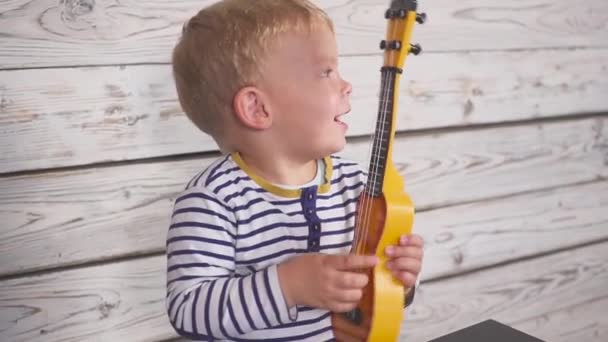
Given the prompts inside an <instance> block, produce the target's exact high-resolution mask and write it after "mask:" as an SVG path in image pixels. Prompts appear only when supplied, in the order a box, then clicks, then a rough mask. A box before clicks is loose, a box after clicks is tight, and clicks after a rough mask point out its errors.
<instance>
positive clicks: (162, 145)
mask: <svg viewBox="0 0 608 342" xmlns="http://www.w3.org/2000/svg"><path fill="white" fill-rule="evenodd" d="M379 63H380V61H379V60H378V59H377V58H376V57H369V56H367V57H348V58H343V60H342V70H343V73H344V75H345V77H346V78H347V79H350V80H351V81H352V83H353V87H354V93H353V95H352V98H353V99H352V108H353V110H352V113H351V114H350V115H347V116H346V117H345V120H346V121H347V122H348V123H349V125H350V130H349V134H350V135H366V134H370V133H371V132H372V131H373V129H374V127H375V125H374V119H375V117H376V113H377V106H378V100H377V92H378V89H379V83H380V80H379V73H378V68H377V66H378V65H379ZM408 63H409V69H407V75H405V77H404V81H403V82H402V83H403V86H402V87H401V95H400V99H401V103H400V107H399V118H398V121H397V122H398V129H399V130H401V131H405V130H411V129H423V128H433V127H444V126H464V125H471V124H480V123H497V122H505V121H512V120H522V119H530V118H536V117H551V116H559V115H575V114H579V113H588V112H602V111H608V98H607V97H606V96H605V94H607V93H608V49H605V50H572V51H524V52H500V53H466V54H433V55H426V56H424V57H420V58H412V59H411V62H408ZM32 79H36V82H32V81H31V80H32ZM170 80H171V74H170V69H169V67H168V66H158V65H154V66H129V67H125V68H122V67H103V68H75V69H62V70H54V69H48V70H47V69H45V70H20V71H4V72H0V127H1V129H0V173H5V172H15V171H22V170H32V169H41V168H52V167H61V166H70V165H82V164H90V163H96V162H107V161H119V160H132V159H138V158H147V157H156V156H165V155H173V154H181V153H190V152H195V151H201V150H214V149H216V145H215V143H213V142H212V140H211V139H210V138H209V137H208V136H206V135H204V134H202V133H199V132H198V130H197V129H196V128H194V126H193V125H192V124H191V123H190V122H189V120H188V119H187V118H186V117H185V116H184V115H183V114H182V112H181V110H180V108H179V105H178V103H177V101H176V94H175V89H174V86H173V83H172V81H170Z"/></svg>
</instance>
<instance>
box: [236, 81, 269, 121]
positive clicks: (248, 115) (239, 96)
mask: <svg viewBox="0 0 608 342" xmlns="http://www.w3.org/2000/svg"><path fill="white" fill-rule="evenodd" d="M266 105H267V104H265V103H264V96H263V94H262V92H261V91H260V90H259V89H258V88H256V87H251V86H249V87H243V88H241V89H240V90H239V91H238V92H237V93H236V95H235V96H234V101H233V106H234V112H235V114H236V117H237V119H238V120H239V121H240V122H241V123H242V124H243V125H245V126H247V127H249V128H253V129H257V130H263V129H267V128H269V127H270V125H271V124H272V116H271V115H270V113H269V112H268V111H267V110H266Z"/></svg>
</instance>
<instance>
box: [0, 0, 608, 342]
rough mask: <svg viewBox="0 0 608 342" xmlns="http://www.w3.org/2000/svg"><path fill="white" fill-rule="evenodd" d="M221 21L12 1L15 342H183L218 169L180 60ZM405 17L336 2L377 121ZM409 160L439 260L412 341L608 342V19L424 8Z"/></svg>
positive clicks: (7, 160) (5, 191) (530, 6)
mask: <svg viewBox="0 0 608 342" xmlns="http://www.w3.org/2000/svg"><path fill="white" fill-rule="evenodd" d="M212 2H213V1H209V0H196V1H194V0H139V1H118V0H96V1H94V0H8V1H0V341H10V342H12V341H15V342H18V341H45V342H46V341H89V340H92V341H165V340H172V339H174V338H175V337H176V335H175V334H174V333H173V331H172V329H171V327H170V325H169V323H168V320H167V318H166V316H165V312H164V284H165V275H164V272H165V259H164V255H163V253H164V244H165V233H166V229H167V224H168V216H169V213H170V209H171V205H172V201H173V199H174V196H175V195H176V193H177V192H178V191H179V190H180V189H181V188H182V187H183V185H184V183H185V182H186V181H187V180H188V179H189V177H190V176H192V175H193V174H194V173H196V172H197V171H199V170H201V169H202V168H204V167H205V166H206V165H207V164H208V163H209V162H210V161H211V160H212V159H213V158H215V157H217V156H218V153H217V151H216V146H215V145H214V144H213V143H212V142H211V140H210V139H209V138H207V137H205V136H204V135H202V134H201V133H198V132H197V131H196V129H195V128H193V126H192V125H191V124H190V123H189V122H188V120H187V119H186V118H185V116H184V115H183V114H182V113H181V111H180V109H179V106H178V103H177V101H176V94H175V90H174V86H173V84H172V82H171V74H170V66H169V64H168V62H169V56H170V51H171V48H172V47H173V44H174V43H175V41H176V39H177V37H178V33H179V32H180V30H181V25H182V23H183V21H184V20H185V19H186V18H188V17H190V16H191V15H192V14H193V13H195V12H196V11H197V10H198V9H199V8H200V7H202V6H204V5H207V4H210V3H212ZM388 2H389V1H388V0H351V1H347V0H323V1H319V2H318V3H319V4H320V5H321V6H322V7H323V8H325V9H326V10H327V11H328V13H329V14H330V15H331V17H332V18H333V19H334V20H335V24H336V31H337V34H338V40H339V48H340V50H341V53H342V57H341V59H340V63H341V69H342V73H343V74H344V76H345V77H346V78H348V79H350V80H351V81H352V83H353V86H354V93H353V101H352V102H353V112H352V115H350V116H348V119H349V120H350V124H351V130H350V134H351V135H352V138H351V139H350V142H349V144H348V147H347V149H346V151H344V155H345V156H348V157H351V158H355V159H359V160H361V158H364V156H366V155H367V151H368V145H367V143H368V141H369V140H368V138H367V135H369V134H370V132H371V131H372V128H373V126H372V122H373V121H372V120H373V117H374V116H375V111H376V106H377V99H376V95H377V91H378V87H379V72H378V70H379V67H380V63H381V54H380V51H379V50H378V48H377V47H378V42H379V40H380V39H382V38H383V35H384V30H385V25H386V22H385V21H384V19H383V11H384V9H385V8H386V6H387V4H388ZM420 7H421V9H422V10H424V11H426V12H427V13H428V15H429V17H430V19H429V22H428V23H427V24H426V25H424V26H417V27H416V28H415V33H414V38H415V40H416V41H417V42H419V43H421V44H422V46H423V49H424V53H423V54H422V55H420V56H418V57H410V58H409V59H408V60H407V66H406V71H405V75H404V78H403V81H402V88H401V97H400V100H401V101H400V102H401V107H400V112H399V119H398V121H399V122H398V124H399V131H400V132H399V133H398V138H397V142H396V155H395V159H396V162H397V163H398V166H399V168H400V170H401V171H402V173H403V175H404V177H405V179H406V185H407V190H408V192H409V193H410V194H411V195H412V197H413V199H414V201H415V203H416V205H417V209H418V214H417V216H416V219H415V221H416V222H415V230H416V231H417V232H418V233H420V234H421V235H423V236H424V238H425V239H426V244H427V251H426V259H425V266H424V267H425V268H424V281H423V283H422V286H421V288H420V290H419V294H418V296H417V300H416V303H415V305H414V306H413V307H412V309H410V310H408V315H407V318H406V320H405V323H404V329H403V341H412V342H414V341H415V342H417V341H425V340H428V339H430V338H433V337H437V336H440V335H443V334H446V333H448V332H451V331H454V330H457V329H460V328H463V327H465V326H469V325H471V324H473V323H476V322H479V321H482V320H485V319H488V318H493V319H496V320H499V321H501V322H503V323H506V324H509V325H511V326H513V327H515V328H517V329H520V330H523V331H525V332H527V333H529V334H532V335H534V336H537V337H539V338H542V339H544V340H547V341H554V342H560V341H564V342H565V341H590V342H595V341H597V342H600V341H606V340H608V127H606V126H608V115H607V113H608V1H606V0H586V1H569V0H568V1H567V0H504V1H500V2H496V1H492V0H462V1H454V0H421V4H420Z"/></svg>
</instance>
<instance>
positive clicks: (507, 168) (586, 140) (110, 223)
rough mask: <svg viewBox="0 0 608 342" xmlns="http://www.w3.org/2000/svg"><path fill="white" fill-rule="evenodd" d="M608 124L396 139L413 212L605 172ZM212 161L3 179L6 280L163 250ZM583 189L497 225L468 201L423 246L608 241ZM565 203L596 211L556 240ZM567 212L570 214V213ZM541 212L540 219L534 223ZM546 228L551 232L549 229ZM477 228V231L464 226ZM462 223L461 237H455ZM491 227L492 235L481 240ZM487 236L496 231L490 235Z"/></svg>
mask: <svg viewBox="0 0 608 342" xmlns="http://www.w3.org/2000/svg"><path fill="white" fill-rule="evenodd" d="M605 123H607V119H586V120H577V121H566V122H556V123H551V124H543V125H535V126H529V125H523V126H514V127H502V128H488V129H480V130H474V131H464V132H452V133H444V134H432V135H424V136H414V137H400V138H399V139H398V140H397V141H396V144H395V151H396V155H395V158H394V159H395V162H396V163H397V167H398V169H399V170H400V172H401V173H402V174H404V176H405V181H406V190H407V192H408V193H410V195H411V196H412V198H413V200H414V203H415V205H416V208H417V210H425V209H430V208H437V207H444V206H451V205H455V204H458V203H463V202H471V201H480V200H484V199H488V198H493V197H498V196H506V195H509V194H514V193H522V192H529V191H534V190H539V189H546V188H552V187H559V186H562V185H566V184H575V183H580V182H589V181H594V180H597V179H601V178H605V177H608V167H607V166H606V163H607V161H606V160H608V159H606V158H607V156H608V136H607V135H606V134H605V130H604V128H603V127H604V124H605ZM368 150H369V145H368V144H367V142H354V143H352V144H350V145H349V146H348V147H347V149H346V150H345V152H344V156H346V157H349V158H351V159H355V160H359V161H364V159H365V158H366V157H365V155H366V153H367V151H368ZM209 162H210V160H209V159H203V160H181V161H179V160H178V161H172V162H155V163H143V164H136V165H123V166H115V167H106V168H92V169H87V170H79V171H68V172H52V173H44V174H38V175H27V176H25V175H24V176H16V177H9V178H5V179H2V181H1V182H0V216H1V217H2V218H3V224H2V225H0V259H2V260H11V262H10V263H0V274H17V273H20V272H24V271H28V270H40V269H45V268H48V267H56V266H61V265H72V264H78V263H82V262H86V261H92V260H100V259H104V260H105V259H111V258H116V257H119V256H125V255H133V254H141V253H144V252H160V251H162V250H164V245H165V236H166V230H167V226H168V222H169V216H170V212H171V208H172V201H173V199H174V198H175V196H176V194H177V193H178V192H179V191H180V190H181V189H183V187H184V185H185V183H186V182H187V181H188V180H189V179H190V178H191V177H192V176H194V175H195V174H196V173H197V172H198V171H199V170H202V169H204V168H205V167H206V165H208V163H209ZM580 189H582V190H576V191H575V194H570V195H566V194H565V193H562V192H556V193H554V194H553V193H551V192H549V193H548V194H546V195H543V196H541V197H542V198H543V199H542V201H541V203H544V204H538V206H540V208H542V209H538V208H536V205H534V206H532V205H530V206H529V207H528V204H527V203H528V202H530V201H532V202H533V203H536V202H534V201H535V198H536V196H539V195H530V196H526V197H524V198H523V199H518V200H516V202H513V203H509V204H504V206H505V208H506V207H508V208H511V209H512V210H516V211H518V212H519V213H520V215H522V217H526V219H525V220H523V218H522V220H523V221H517V220H515V219H513V220H511V219H508V217H505V218H502V219H499V218H493V217H494V216H495V215H499V214H501V213H500V204H499V205H498V206H494V207H492V208H489V207H486V204H483V203H478V204H473V205H472V208H473V209H470V210H469V209H468V207H467V206H466V205H465V206H464V207H462V208H465V209H466V210H467V211H470V212H475V214H463V213H461V212H459V210H458V209H449V208H446V209H442V210H445V211H441V212H445V213H448V214H446V215H447V217H449V219H444V218H443V214H440V213H432V214H429V215H430V216H428V218H426V219H425V218H424V217H425V216H424V215H420V216H416V218H415V229H416V230H419V231H420V232H421V233H422V234H430V235H428V236H427V239H428V240H429V242H431V245H440V246H445V250H446V253H447V254H446V255H443V256H442V258H444V259H445V262H444V263H442V264H441V265H446V266H445V267H441V268H440V267H439V266H437V267H436V268H434V269H436V271H437V272H440V273H445V272H448V271H449V270H450V269H451V268H453V269H455V270H461V269H466V268H470V267H472V266H475V267H477V266H479V265H480V263H485V262H492V261H493V260H494V261H495V260H498V259H500V258H504V257H507V256H508V255H509V253H511V251H516V250H517V246H514V245H509V244H507V245H504V246H502V247H493V248H494V252H495V253H496V255H492V253H490V252H489V251H487V252H488V253H489V254H487V255H485V256H484V258H480V259H476V258H475V257H471V256H470V255H469V254H470V253H473V255H475V253H481V252H482V251H484V250H477V249H476V247H472V246H471V245H470V243H471V241H476V240H479V239H481V240H483V241H488V240H490V241H494V242H496V241H497V240H496V239H499V238H500V235H508V236H512V235H517V234H522V235H521V236H532V237H542V238H543V241H545V242H544V243H546V245H543V244H541V245H538V246H536V247H538V248H539V249H540V248H541V246H542V248H557V247H559V246H563V245H568V244H571V243H580V242H583V241H589V240H590V239H594V238H597V237H599V236H603V235H601V234H604V233H601V232H599V231H597V230H595V229H596V228H589V229H590V230H587V229H586V228H584V225H585V224H586V223H587V222H588V221H587V220H591V221H593V220H600V219H602V218H604V216H602V208H603V209H606V208H605V206H606V202H605V201H606V196H607V195H608V193H607V192H606V191H604V192H602V191H599V190H595V189H596V188H594V187H593V186H588V187H583V188H580ZM601 189H606V188H605V187H601ZM569 191H570V190H568V191H567V193H569ZM595 193H598V195H594V194H595ZM591 195H593V196H592V197H590V198H589V199H585V197H586V196H591ZM562 196H564V199H563V201H565V202H567V203H571V202H575V201H574V200H570V198H571V197H570V196H574V198H575V199H577V201H580V202H581V203H589V206H590V207H589V208H587V207H585V206H582V207H580V206H576V204H572V205H575V207H576V208H578V210H580V211H581V212H587V211H586V210H589V211H588V212H587V213H588V214H589V215H590V217H586V216H585V215H574V216H575V218H574V220H575V221H574V222H578V223H576V227H580V229H581V231H580V235H579V236H577V237H575V238H573V239H572V240H571V241H569V240H568V239H564V240H562V239H557V240H551V239H550V238H549V236H551V234H552V233H559V232H561V230H559V229H558V227H563V226H562V223H559V224H554V223H553V222H552V221H551V220H553V219H556V220H558V219H559V218H560V217H561V216H560V215H561V214H560V213H559V210H558V209H559V207H556V205H557V204H556V203H557V202H556V201H559V200H560V199H561V198H562ZM589 201H590V202H589ZM602 201H604V202H602ZM567 205H570V204H567ZM459 208H460V207H459ZM567 208H568V207H566V208H564V211H568V212H571V211H570V209H567ZM479 210H487V217H486V218H485V219H484V220H486V221H487V222H485V221H481V222H476V221H475V217H477V216H478V215H481V216H483V215H482V214H478V213H477V211H479ZM554 211H557V212H554ZM536 212H538V213H541V212H542V213H544V214H543V215H542V216H541V217H538V221H533V216H534V214H535V213H536ZM569 215H570V214H569ZM569 215H566V216H569ZM481 216H480V217H481ZM526 222H529V223H533V222H534V224H535V226H538V227H537V228H535V229H536V231H530V232H528V233H527V234H530V235H527V234H524V232H523V231H524V230H525V226H522V225H525V223H526ZM593 222H597V221H593ZM545 223H547V224H549V225H548V226H547V227H543V224H545ZM566 223H567V222H566ZM566 223H564V224H566ZM572 224H575V223H572ZM469 226H470V229H474V230H473V231H469V230H467V229H469V228H467V227H469ZM454 227H458V228H459V229H462V230H458V231H453V228H454ZM593 227H595V226H593ZM484 229H488V230H489V231H488V233H483V231H484ZM544 229H548V231H545V230H544ZM560 229H561V228H560ZM489 232H496V235H492V234H490V235H487V236H486V235H484V234H489ZM535 234H536V235H535ZM598 234H599V235H598ZM520 244H522V245H523V242H522V243H520ZM534 249H535V245H526V247H525V248H524V249H522V250H521V252H517V253H515V255H522V254H518V253H524V254H526V255H527V254H529V253H533V252H534ZM486 258H487V260H485V259H486Z"/></svg>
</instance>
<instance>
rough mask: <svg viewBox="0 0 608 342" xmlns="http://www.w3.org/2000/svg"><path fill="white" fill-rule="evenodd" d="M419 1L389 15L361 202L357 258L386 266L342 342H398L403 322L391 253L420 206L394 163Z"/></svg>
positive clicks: (351, 315) (336, 326)
mask: <svg viewBox="0 0 608 342" xmlns="http://www.w3.org/2000/svg"><path fill="white" fill-rule="evenodd" d="M417 5H418V4H417V1H415V0H393V1H391V5H390V8H389V9H388V10H387V11H386V15H385V17H386V19H387V20H388V27H387V33H386V40H383V41H382V42H381V43H380V48H381V49H382V50H384V65H383V66H382V69H381V75H382V78H381V86H380V103H379V108H378V120H377V122H376V131H375V134H374V141H373V149H372V155H371V161H370V163H369V172H368V180H367V184H366V186H365V190H364V191H363V193H362V194H361V197H360V198H359V202H358V207H357V218H356V224H355V238H354V241H353V248H352V253H355V254H365V255H370V254H375V255H377V256H378V258H379V260H380V262H379V263H378V265H377V266H376V267H374V269H373V270H371V271H370V272H369V274H368V275H369V277H370V282H369V283H368V285H367V286H366V287H365V289H364V291H363V298H362V299H361V301H360V302H359V305H358V307H357V308H356V309H354V310H352V311H350V312H348V313H345V314H344V313H333V314H332V327H333V332H334V335H335V337H336V339H337V340H338V341H371V342H390V341H396V340H397V339H398V337H399V333H400V330H401V323H402V321H403V312H404V300H405V296H406V295H407V293H406V291H405V289H404V287H403V285H402V284H401V283H400V282H399V281H398V280H395V278H394V277H393V275H392V273H391V272H390V271H389V270H388V269H387V268H386V265H385V264H386V261H387V258H386V256H385V254H384V252H385V249H386V247H388V246H389V245H395V244H397V243H398V241H399V237H400V236H401V235H403V234H409V233H410V232H411V229H412V224H413V220H414V206H413V204H412V201H411V199H410V197H409V196H408V195H407V194H406V193H405V192H404V181H403V178H402V177H401V175H399V173H398V172H397V169H396V168H395V166H394V164H393V161H392V154H393V140H394V137H395V127H396V125H395V124H396V119H397V95H398V94H399V79H400V76H401V73H402V71H403V70H402V68H403V64H404V62H405V59H406V57H407V56H408V54H410V53H413V54H415V55H417V54H418V53H420V51H421V49H420V46H418V45H415V44H414V45H411V44H410V37H411V34H412V30H413V27H414V24H415V22H418V23H420V24H422V23H424V21H425V20H426V14H424V13H420V14H418V13H416V8H417Z"/></svg>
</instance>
